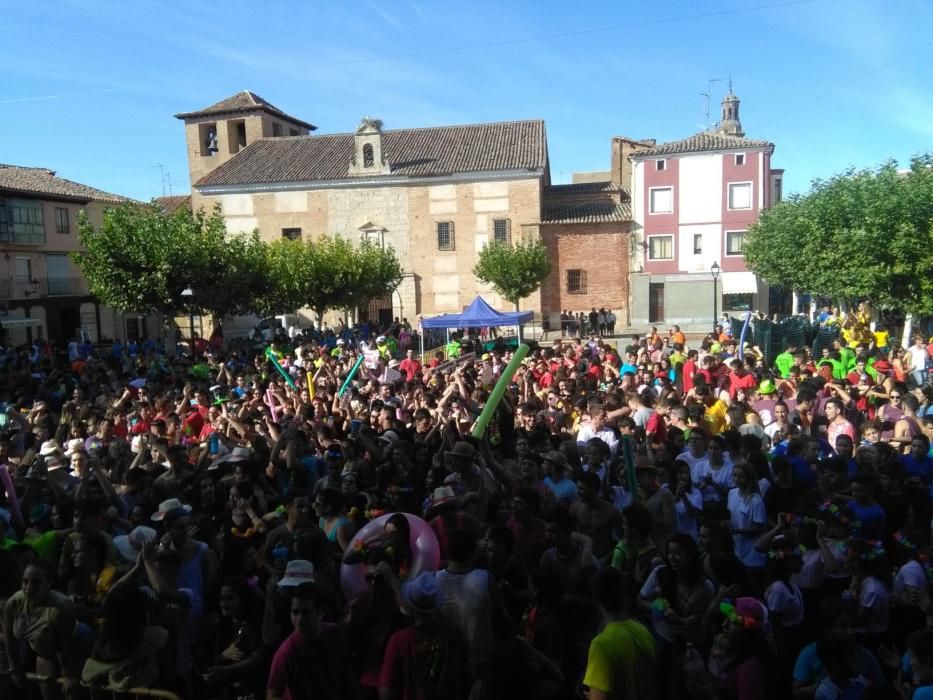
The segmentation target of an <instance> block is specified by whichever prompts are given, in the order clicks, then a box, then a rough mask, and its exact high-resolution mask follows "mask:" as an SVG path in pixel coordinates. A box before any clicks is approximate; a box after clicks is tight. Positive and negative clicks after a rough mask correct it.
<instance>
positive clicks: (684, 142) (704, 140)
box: [632, 131, 774, 158]
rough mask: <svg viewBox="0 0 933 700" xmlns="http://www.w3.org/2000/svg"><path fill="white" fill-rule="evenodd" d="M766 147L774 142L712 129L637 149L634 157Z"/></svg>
mask: <svg viewBox="0 0 933 700" xmlns="http://www.w3.org/2000/svg"><path fill="white" fill-rule="evenodd" d="M743 148H745V149H748V148H759V149H761V148H764V149H769V150H774V144H773V143H771V142H770V141H764V140H762V139H747V138H744V137H741V136H728V135H726V134H719V133H715V132H712V131H701V132H700V133H698V134H694V135H693V136H690V137H688V138H685V139H681V140H680V141H668V142H667V143H659V144H658V145H657V146H653V147H651V148H644V149H641V150H639V151H635V152H634V153H633V154H632V158H641V157H643V156H663V155H673V154H675V153H698V152H702V151H731V150H733V149H743Z"/></svg>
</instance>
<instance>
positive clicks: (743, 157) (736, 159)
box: [735, 153, 745, 165]
mask: <svg viewBox="0 0 933 700" xmlns="http://www.w3.org/2000/svg"><path fill="white" fill-rule="evenodd" d="M740 158H741V159H742V162H741V163H740V162H739V159H740ZM735 164H736V165H745V154H744V153H736V154H735Z"/></svg>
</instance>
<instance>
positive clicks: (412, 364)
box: [398, 357, 421, 382]
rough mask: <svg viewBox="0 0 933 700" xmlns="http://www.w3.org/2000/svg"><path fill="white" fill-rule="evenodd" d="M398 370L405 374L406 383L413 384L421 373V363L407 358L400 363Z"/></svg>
mask: <svg viewBox="0 0 933 700" xmlns="http://www.w3.org/2000/svg"><path fill="white" fill-rule="evenodd" d="M398 368H399V369H400V370H401V371H402V372H404V373H405V381H406V382H411V381H414V379H415V377H417V376H418V374H419V373H420V372H421V363H420V362H418V360H409V359H408V358H407V357H406V358H405V359H404V360H402V361H401V362H400V363H399V365H398Z"/></svg>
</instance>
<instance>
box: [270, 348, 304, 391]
mask: <svg viewBox="0 0 933 700" xmlns="http://www.w3.org/2000/svg"><path fill="white" fill-rule="evenodd" d="M266 357H268V358H269V361H270V362H271V363H272V366H273V367H275V368H276V369H277V370H278V371H279V374H281V375H282V378H283V379H285V383H286V384H288V386H289V388H290V389H291V390H292V391H298V387H297V386H295V382H293V381H292V378H291V376H290V375H289V374H288V372H286V371H285V370H284V369H283V368H282V365H280V364H279V361H278V360H277V359H276V358H275V353H273V352H272V348H271V347H268V348H266Z"/></svg>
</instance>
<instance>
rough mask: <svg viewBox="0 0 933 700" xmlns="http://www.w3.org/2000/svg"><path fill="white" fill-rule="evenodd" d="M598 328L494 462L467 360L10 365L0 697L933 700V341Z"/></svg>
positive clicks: (294, 353)
mask: <svg viewBox="0 0 933 700" xmlns="http://www.w3.org/2000/svg"><path fill="white" fill-rule="evenodd" d="M598 313H599V312H595V310H594V312H591V314H590V315H591V316H594V315H595V316H597V318H595V319H594V320H593V321H592V323H590V326H591V328H590V330H592V335H590V336H589V337H588V338H587V337H586V335H584V337H582V338H581V337H574V338H570V339H566V338H563V339H557V340H554V341H553V342H550V341H548V342H542V344H541V345H540V346H534V345H533V348H532V350H531V352H530V353H529V354H528V356H527V357H526V358H525V359H524V360H523V361H522V362H521V363H520V365H519V366H518V369H517V371H516V372H515V374H514V375H513V376H512V377H511V379H509V380H508V382H507V390H506V391H505V394H504V397H503V398H502V400H501V402H499V403H498V404H497V405H496V409H495V413H494V415H493V418H492V420H491V421H490V423H489V425H488V428H487V429H486V430H485V434H484V435H483V437H482V438H481V439H479V438H476V437H474V436H473V428H474V426H475V425H476V423H477V420H478V417H479V416H480V414H481V412H482V410H483V408H484V406H485V405H486V403H487V401H489V400H490V396H491V394H492V392H493V389H494V387H495V386H496V384H497V383H498V382H499V379H500V377H501V376H502V375H503V373H504V372H506V368H507V365H508V363H509V361H510V359H511V356H512V352H513V351H512V350H510V349H509V348H508V347H507V346H506V345H505V344H503V343H501V342H500V343H499V344H495V343H494V342H491V343H487V344H483V343H482V342H481V341H480V340H479V338H480V330H479V329H475V330H474V331H473V333H472V335H471V333H470V332H469V331H468V332H466V333H464V334H463V336H462V337H456V338H455V339H454V340H453V341H452V343H451V345H450V346H448V350H449V351H451V352H450V355H451V356H452V358H453V359H447V358H446V357H445V356H444V355H443V354H441V356H439V357H433V358H432V359H431V360H430V362H425V363H424V364H422V359H419V357H418V356H417V355H416V352H415V350H414V349H413V348H414V347H416V346H417V343H416V342H415V340H416V338H417V336H416V333H415V332H413V331H412V330H411V329H410V328H408V327H407V326H405V325H403V324H395V325H393V326H392V327H390V328H388V329H386V330H385V334H384V335H379V336H377V337H371V336H370V337H368V338H366V339H363V340H360V336H361V335H367V336H368V335H369V333H368V331H367V332H366V333H363V334H360V333H359V332H358V329H333V330H326V331H319V332H316V333H315V334H314V337H307V336H304V335H302V334H300V333H299V334H295V337H294V338H291V339H285V340H279V341H277V342H274V343H272V345H270V346H269V347H268V348H252V347H251V346H249V345H239V346H236V347H235V348H232V347H231V346H230V345H229V344H228V345H227V346H226V348H224V346H223V344H222V342H220V339H219V338H215V339H213V340H212V342H211V343H210V344H207V343H205V344H202V345H201V347H200V348H199V350H200V353H196V354H195V357H194V358H189V357H185V356H171V357H168V356H166V355H164V354H163V353H161V352H160V349H159V348H158V347H157V346H156V345H155V344H144V343H140V344H134V348H133V351H132V352H131V351H130V349H129V348H128V347H127V346H126V345H121V346H116V347H112V348H107V349H104V348H98V347H95V346H94V345H93V344H91V343H89V342H86V341H85V342H81V341H74V342H72V343H70V344H69V345H68V346H67V347H62V348H54V347H45V348H43V349H42V350H41V351H37V350H36V349H35V348H32V349H30V348H9V349H6V350H4V351H3V352H2V353H0V431H2V432H0V483H2V492H3V498H2V501H0V541H2V547H0V602H2V610H3V615H2V620H0V624H2V629H3V639H2V641H3V644H2V650H3V651H2V654H0V674H2V675H0V697H11V698H12V697H25V696H26V695H25V693H26V692H27V691H28V692H34V693H35V692H39V693H41V695H42V697H44V698H52V697H57V696H59V695H60V694H62V693H71V694H72V695H73V696H74V697H80V696H81V693H86V692H87V687H88V686H107V687H109V688H111V689H116V690H126V689H128V688H132V687H151V688H160V689H165V690H168V691H171V692H174V693H176V694H177V695H178V696H179V697H181V698H195V697H197V698H203V699H204V700H210V699H213V698H223V699H227V700H252V699H258V698H263V697H267V698H270V699H271V698H291V699H293V700H299V699H302V698H328V699H335V700H336V699H338V698H380V699H381V700H390V699H394V698H403V699H404V700H416V699H417V700H434V699H440V698H443V699H444V700H457V699H463V700H466V699H467V698H470V699H471V700H483V699H487V698H488V699H498V698H538V699H541V700H547V699H551V698H554V699H558V698H560V699H562V698H577V697H583V696H584V695H585V696H587V697H589V698H590V700H602V699H603V698H661V699H664V700H667V699H669V698H722V699H727V698H736V699H739V700H746V699H750V698H754V699H755V700H764V699H767V698H775V699H777V698H791V697H793V698H802V699H809V698H815V699H816V700H827V699H831V698H839V699H843V698H844V699H846V700H848V699H850V698H852V699H858V698H866V699H867V698H915V699H917V700H924V699H929V698H933V624H931V620H933V602H931V599H930V591H931V581H933V559H931V554H930V551H931V531H933V527H931V525H933V522H931V517H933V508H931V482H933V457H931V451H930V440H931V437H933V389H931V385H930V384H929V383H928V382H927V367H928V365H929V364H930V352H929V351H930V349H931V348H929V347H928V346H927V344H926V340H925V339H924V338H923V337H918V338H917V339H916V341H915V342H914V344H913V345H911V347H909V348H899V347H897V346H896V344H894V343H893V342H890V340H889V336H888V334H887V333H885V332H884V331H883V330H880V329H875V331H874V332H872V331H871V330H869V329H868V326H867V323H866V319H865V318H860V316H859V314H863V315H864V309H860V310H859V311H858V312H854V313H853V314H852V315H851V316H848V317H847V316H845V315H843V314H838V316H834V317H833V318H834V321H833V322H834V323H835V324H836V325H838V327H839V331H840V333H839V338H838V340H837V341H836V342H835V343H834V344H833V346H832V347H830V348H826V349H824V350H822V351H821V352H820V353H819V355H818V356H816V357H813V356H811V354H810V352H809V351H808V349H807V348H805V347H787V348H786V349H785V350H784V352H782V353H781V354H779V355H777V356H776V357H774V358H765V357H764V356H763V354H762V353H761V350H760V349H759V348H757V347H754V346H753V345H748V346H747V347H739V343H738V341H737V339H735V338H733V337H732V336H731V334H730V329H729V328H728V327H726V328H725V329H723V328H719V329H717V332H716V333H713V334H710V335H708V336H707V337H706V338H703V339H702V340H697V341H696V342H688V340H687V338H686V336H685V335H684V333H683V332H681V330H680V329H679V328H677V327H673V328H671V329H670V331H669V332H668V333H658V332H657V330H656V329H652V330H651V332H649V333H648V334H646V335H644V336H634V337H632V338H631V339H630V340H623V341H619V342H618V347H617V345H616V341H615V340H612V341H610V340H609V339H608V338H602V337H600V332H601V331H602V332H608V331H607V330H604V329H603V327H602V326H601V324H600V322H599V319H598ZM568 315H569V314H568ZM828 315H829V312H827V316H828ZM589 320H590V319H586V321H587V322H589ZM613 321H614V319H613ZM824 321H825V319H824ZM582 326H583V320H582V319H581V320H580V322H579V323H578V324H577V325H576V326H575V327H574V330H575V331H577V330H579V328H581V327H582ZM606 328H608V326H607V327H606ZM484 335H485V334H484ZM215 341H216V342H215ZM426 359H427V358H425V360H426ZM30 689H31V691H30Z"/></svg>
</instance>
